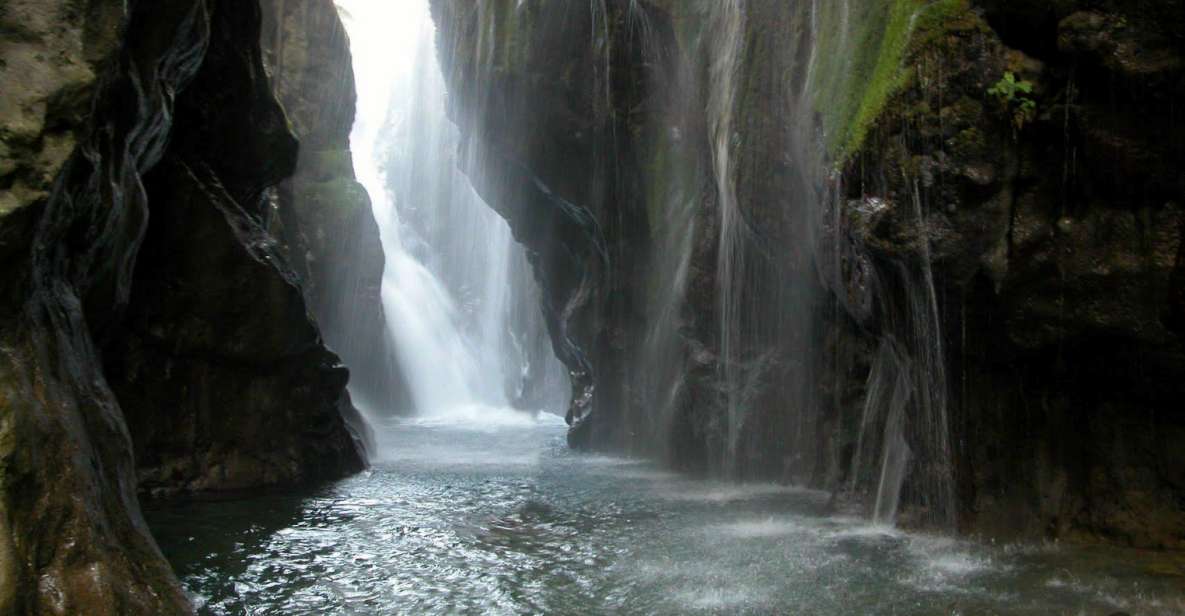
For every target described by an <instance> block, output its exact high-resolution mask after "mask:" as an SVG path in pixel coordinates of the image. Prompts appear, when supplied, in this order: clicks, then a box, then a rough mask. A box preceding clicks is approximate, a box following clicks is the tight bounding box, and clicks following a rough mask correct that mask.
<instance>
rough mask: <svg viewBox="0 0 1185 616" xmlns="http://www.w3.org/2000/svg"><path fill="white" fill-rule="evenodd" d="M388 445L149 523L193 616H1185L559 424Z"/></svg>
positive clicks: (1052, 554)
mask: <svg viewBox="0 0 1185 616" xmlns="http://www.w3.org/2000/svg"><path fill="white" fill-rule="evenodd" d="M381 433H382V435H383V439H382V441H381V442H382V450H383V451H385V452H388V453H387V454H386V455H385V456H383V457H382V458H381V459H380V460H379V461H377V462H376V463H375V464H374V465H373V467H372V468H371V469H370V470H368V471H366V472H365V473H363V474H360V475H357V476H355V477H352V478H349V479H346V480H343V481H339V482H336V483H333V484H329V485H325V486H322V487H320V488H317V489H315V490H312V491H311V492H308V493H306V494H304V495H302V496H293V495H259V496H257V497H254V498H250V499H247V500H234V501H223V502H197V503H194V502H191V503H186V504H183V505H176V506H173V507H172V508H168V509H155V510H150V511H148V512H147V513H148V517H149V520H150V523H151V525H152V526H153V530H154V532H155V534H156V537H157V539H158V541H159V542H160V545H161V548H162V549H163V550H164V552H165V554H166V556H167V557H168V558H169V559H170V561H171V562H172V563H173V565H174V567H175V568H176V570H177V572H178V574H179V575H180V577H181V579H182V581H183V583H184V584H185V586H186V589H187V591H188V592H189V593H190V594H191V596H192V597H193V599H194V601H195V602H196V604H197V605H198V606H199V612H200V613H201V614H235V615H238V614H260V615H262V614H276V615H280V614H283V615H302V614H308V615H313V614H318V615H320V614H356V615H369V614H429V613H432V614H605V613H611V614H819V615H824V614H910V615H913V614H1074V615H1077V614H1083V615H1094V614H1098V615H1101V616H1103V615H1110V614H1113V613H1116V612H1126V613H1129V614H1132V615H1133V616H1135V615H1139V614H1166V615H1167V614H1182V613H1185V591H1183V590H1182V589H1183V588H1185V584H1182V581H1183V580H1185V555H1175V556H1174V555H1164V554H1151V553H1146V552H1137V551H1126V550H1119V549H1114V548H1079V547H1070V546H1054V545H1024V546H1020V545H1010V546H993V545H982V544H977V543H973V542H969V541H963V540H956V539H951V538H947V537H941V536H931V535H926V534H914V533H907V532H902V531H899V530H895V529H891V528H887V527H881V526H875V525H870V524H869V523H868V522H867V521H865V520H862V519H858V518H853V517H844V516H836V515H832V514H830V513H829V510H828V495H827V494H826V493H821V492H815V491H809V490H802V489H795V488H790V487H785V486H779V485H772V484H757V485H738V484H727V483H718V482H713V481H706V480H696V479H690V478H686V477H682V476H679V475H676V474H672V473H668V472H665V471H662V470H660V469H659V468H658V467H657V466H655V465H653V464H652V463H649V462H645V461H639V460H630V459H623V458H615V457H606V456H597V455H588V454H580V453H576V452H573V451H571V450H569V449H568V448H567V447H566V445H565V443H564V426H563V422H562V420H560V419H559V418H557V417H555V416H552V415H543V416H541V418H540V419H539V420H531V419H529V418H527V417H525V416H523V415H519V414H516V413H512V412H509V411H496V410H489V411H488V412H486V413H485V414H484V415H482V416H480V417H478V416H474V415H472V414H471V415H462V416H454V417H451V418H450V417H444V418H441V417H437V418H435V419H432V420H418V421H417V420H403V421H401V422H398V423H393V424H390V425H388V426H386V427H385V429H383V430H382V431H381Z"/></svg>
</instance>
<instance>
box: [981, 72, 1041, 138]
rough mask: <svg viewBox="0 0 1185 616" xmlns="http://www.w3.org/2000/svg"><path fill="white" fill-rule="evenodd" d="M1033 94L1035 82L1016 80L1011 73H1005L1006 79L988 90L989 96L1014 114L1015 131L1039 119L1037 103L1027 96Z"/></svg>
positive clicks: (1013, 124)
mask: <svg viewBox="0 0 1185 616" xmlns="http://www.w3.org/2000/svg"><path fill="white" fill-rule="evenodd" d="M1032 93H1033V82H1031V81H1029V80H1027V79H1020V80H1018V79H1017V78H1016V75H1014V74H1013V73H1012V72H1011V71H1008V72H1006V73H1004V77H1002V78H1001V79H1000V81H997V82H996V85H994V86H992V87H990V88H988V94H990V95H992V96H994V97H996V99H997V100H999V101H1000V102H1001V103H1002V104H1003V105H1004V108H1005V109H1008V110H1010V111H1011V112H1012V126H1013V128H1014V129H1015V130H1020V129H1022V128H1024V125H1025V124H1028V123H1029V122H1032V121H1033V119H1034V118H1036V117H1037V101H1035V100H1033V99H1032V98H1031V97H1029V96H1027V95H1029V94H1032Z"/></svg>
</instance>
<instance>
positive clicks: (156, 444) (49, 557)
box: [0, 0, 361, 614]
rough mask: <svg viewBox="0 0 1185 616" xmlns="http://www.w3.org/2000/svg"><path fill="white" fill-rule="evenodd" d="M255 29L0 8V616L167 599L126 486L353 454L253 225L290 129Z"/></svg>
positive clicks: (171, 593)
mask: <svg viewBox="0 0 1185 616" xmlns="http://www.w3.org/2000/svg"><path fill="white" fill-rule="evenodd" d="M259 22H260V14H259V9H258V6H257V5H256V3H255V2H237V1H236V2H230V1H206V0H170V1H167V2H152V3H149V2H131V3H126V2H105V1H97V2H90V3H86V4H85V6H82V5H79V4H78V3H75V2H53V1H51V2H45V1H42V0H38V1H37V2H25V1H23V0H17V1H13V2H6V3H4V4H3V6H0V72H2V73H3V74H4V75H3V78H4V83H5V87H4V88H3V91H0V110H2V111H3V113H2V114H0V121H2V122H3V123H4V126H3V129H2V130H0V141H2V142H3V147H2V150H0V182H2V187H3V188H4V191H3V193H2V194H3V200H2V203H3V206H2V207H0V242H2V248H0V281H2V282H0V284H2V285H3V287H4V293H3V295H2V296H0V297H2V299H0V306H2V308H0V613H38V614H41V613H45V614H78V613H86V614H174V613H187V612H189V611H190V607H189V605H188V601H187V599H186V598H185V597H184V595H183V594H182V592H181V590H180V588H179V586H178V585H177V583H176V580H175V578H174V577H173V574H172V572H171V571H170V569H169V567H168V564H167V563H166V562H165V560H164V559H163V558H162V557H161V555H160V553H159V551H158V550H157V548H156V546H155V543H154V542H153V541H152V539H151V537H150V535H149V533H148V530H147V528H146V527H145V524H144V522H143V519H142V517H141V514H140V510H139V504H138V500H137V491H138V488H141V487H143V488H145V489H149V490H152V491H161V492H164V493H171V492H175V491H178V490H223V489H230V488H243V487H255V486H259V485H263V484H292V483H296V482H303V481H307V480H310V479H314V478H318V477H328V476H340V475H341V474H344V473H347V472H349V471H351V470H355V469H358V468H359V467H360V466H361V461H360V457H359V452H358V450H357V449H356V445H355V441H354V439H353V438H352V437H351V435H350V434H349V432H348V431H347V429H346V427H345V425H344V423H343V422H342V419H341V416H342V413H343V412H352V407H351V406H350V403H349V400H348V397H347V396H346V393H345V389H344V387H345V382H346V379H347V375H346V372H345V370H344V369H343V368H341V367H340V366H339V365H338V361H337V358H336V357H335V356H334V355H333V354H332V353H330V352H328V351H327V350H325V349H324V347H323V346H322V344H321V342H320V336H319V334H318V331H317V327H316V326H315V325H314V324H313V323H312V322H311V320H310V318H309V317H308V315H307V311H306V309H305V306H304V301H303V297H302V294H301V291H300V289H299V287H298V286H297V284H296V280H297V279H296V277H295V275H293V274H292V273H291V272H289V271H288V270H287V266H286V265H284V263H283V259H282V258H281V257H280V253H279V251H278V250H277V249H276V247H275V243H276V242H275V240H274V239H272V238H271V237H270V236H269V235H268V234H267V233H266V232H265V231H264V229H263V226H262V223H263V221H264V220H265V216H264V214H265V209H266V204H267V200H266V199H265V196H266V194H267V192H268V189H269V187H271V186H273V185H274V184H276V183H277V182H279V181H280V180H282V179H283V178H284V177H285V176H286V175H288V174H289V173H291V171H292V168H293V165H294V164H295V159H296V151H297V143H296V140H295V139H294V137H293V136H292V135H291V133H290V132H289V130H288V128H287V120H286V118H285V115H284V112H283V110H282V108H281V107H280V106H279V104H278V103H277V102H276V100H275V98H274V96H273V95H272V93H271V85H270V83H269V81H268V79H267V76H266V75H265V73H264V67H263V63H262V61H261V53H260V49H259ZM10 85H11V86H12V87H10ZM140 478H143V479H144V480H145V483H144V484H143V485H141V483H140Z"/></svg>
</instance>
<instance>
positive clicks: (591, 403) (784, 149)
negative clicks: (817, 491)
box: [433, 0, 1185, 547]
mask: <svg viewBox="0 0 1185 616" xmlns="http://www.w3.org/2000/svg"><path fill="white" fill-rule="evenodd" d="M820 4H821V5H822V6H819V5H820ZM812 5H814V6H816V12H812V8H811V6H812ZM1138 5H1139V6H1135V5H1134V4H1133V5H1129V4H1127V3H1107V2H1067V3H1057V5H1056V6H1055V7H1048V8H1040V9H1020V8H1016V7H1012V6H1011V5H1010V3H994V2H986V1H985V2H978V3H977V2H964V1H961V0H947V1H943V2H938V3H921V2H913V1H912V0H901V1H897V0H884V1H877V2H866V3H849V2H836V3H731V2H722V3H698V2H687V3H675V2H664V1H659V0H654V1H651V2H625V1H622V2H614V1H608V0H607V1H604V2H593V3H591V4H590V5H589V6H581V7H580V8H578V9H577V8H574V7H572V6H563V7H559V6H556V5H554V4H549V3H545V2H532V1H530V0H528V1H527V2H509V1H507V2H486V3H480V4H479V5H476V6H474V5H471V4H470V3H465V2H456V1H450V0H436V1H435V2H434V3H433V7H434V16H435V18H436V20H437V24H438V26H439V28H440V32H441V35H442V36H441V41H440V49H439V52H440V54H441V57H442V58H443V61H444V64H445V66H446V72H448V73H449V79H450V83H451V86H452V92H451V94H452V105H453V109H452V113H453V116H454V118H455V119H456V120H457V122H458V125H459V126H461V128H462V130H463V131H464V132H465V133H466V135H467V137H468V139H469V144H468V147H470V148H472V150H473V151H475V152H477V153H478V155H476V156H471V157H469V158H470V159H471V160H475V161H480V162H481V164H480V165H474V167H473V168H471V169H469V170H468V172H469V174H470V177H471V179H472V180H473V183H474V185H475V186H476V187H477V189H478V190H479V192H481V193H482V195H483V197H485V198H486V200H487V201H488V202H489V203H490V204H491V206H492V207H494V208H495V209H496V210H498V211H499V212H500V213H502V214H503V216H505V217H506V218H507V219H508V220H509V221H510V223H511V226H512V228H513V229H514V231H515V234H516V237H517V238H518V239H519V240H520V241H521V242H523V243H524V244H525V245H526V246H527V247H528V248H529V249H530V250H531V251H532V258H533V263H534V264H535V266H536V271H537V274H538V275H539V277H540V279H541V281H542V282H543V288H544V292H545V296H546V297H545V309H546V311H547V313H548V315H549V319H550V323H551V330H552V333H553V339H554V342H555V345H556V349H557V354H558V355H559V357H560V358H561V360H563V361H564V362H565V363H566V364H567V365H568V366H569V368H570V369H572V370H573V371H574V373H575V375H576V377H577V378H575V379H574V383H575V385H576V391H575V394H576V395H575V396H574V398H573V400H574V402H573V406H572V409H571V412H570V414H569V420H570V423H571V424H572V430H571V433H570V440H571V441H572V442H573V444H576V445H579V446H589V447H596V448H609V449H618V450H622V449H624V450H630V451H636V452H643V453H649V454H653V455H659V456H663V457H665V458H666V459H667V460H668V461H670V462H671V463H672V464H674V465H676V466H679V467H683V468H689V469H698V470H702V471H706V472H715V473H723V474H729V475H732V476H739V477H767V478H774V479H779V480H785V481H791V482H795V483H803V484H808V485H814V486H820V487H825V488H828V489H832V490H834V491H835V492H836V494H837V496H838V497H839V498H837V504H839V505H841V506H843V505H844V504H845V503H849V504H851V505H852V506H856V507H863V508H866V511H868V513H870V514H873V513H877V514H878V515H880V514H882V509H884V510H887V511H888V512H889V513H888V515H892V512H893V511H895V510H896V509H897V506H896V505H897V499H898V498H899V499H900V502H901V504H902V507H901V509H902V510H903V516H904V519H905V520H906V521H908V522H909V523H919V524H929V525H939V526H953V525H957V526H958V527H959V528H960V529H962V530H964V531H966V532H977V531H983V532H986V533H989V534H992V535H997V536H1003V535H1021V536H1026V537H1066V538H1078V539H1090V540H1100V539H1101V540H1105V541H1115V542H1119V543H1127V544H1133V545H1141V546H1163V547H1180V546H1181V545H1182V541H1183V540H1185V533H1183V532H1182V528H1181V526H1180V525H1181V523H1182V521H1181V519H1180V516H1179V515H1176V514H1174V513H1173V512H1174V511H1176V510H1178V509H1179V507H1180V504H1181V502H1182V501H1181V499H1182V497H1183V496H1182V495H1183V491H1182V488H1183V486H1182V484H1181V481H1180V478H1181V472H1182V466H1181V462H1180V461H1179V460H1176V459H1174V457H1173V456H1171V455H1170V452H1172V451H1174V450H1175V449H1176V448H1178V447H1179V446H1180V443H1181V441H1180V439H1181V434H1182V432H1181V430H1182V426H1183V419H1185V418H1183V417H1182V414H1181V412H1180V410H1179V409H1180V407H1181V405H1180V404H1179V401H1180V400H1181V394H1182V392H1181V391H1180V387H1179V385H1178V384H1179V383H1180V382H1182V379H1181V376H1182V375H1183V374H1185V363H1183V362H1182V361H1181V360H1182V347H1181V338H1180V333H1179V332H1180V327H1181V325H1180V323H1181V321H1182V312H1181V299H1180V298H1181V292H1182V291H1181V280H1182V279H1183V278H1185V275H1183V273H1182V263H1181V254H1182V241H1181V229H1182V224H1183V222H1185V216H1183V214H1182V211H1181V209H1180V208H1181V206H1180V204H1181V202H1182V197H1183V196H1185V195H1183V194H1182V193H1183V187H1182V186H1181V183H1180V177H1179V176H1180V174H1179V173H1177V172H1176V171H1174V169H1178V168H1179V167H1180V165H1181V162H1182V150H1181V146H1180V143H1181V140H1180V139H1179V138H1167V139H1162V138H1158V137H1157V135H1166V134H1168V135H1175V132H1174V131H1177V132H1179V130H1180V127H1181V122H1180V118H1179V117H1178V116H1179V112H1178V111H1177V110H1176V107H1175V106H1174V105H1173V101H1174V100H1176V99H1177V97H1178V95H1179V94H1180V91H1179V90H1180V87H1181V84H1182V83H1183V82H1182V80H1181V59H1180V55H1179V53H1180V52H1179V49H1180V40H1179V32H1180V27H1179V26H1180V23H1179V21H1180V18H1179V17H1178V16H1179V15H1180V14H1181V13H1180V12H1179V11H1178V10H1177V9H1179V8H1180V6H1179V3H1176V2H1173V1H1171V0H1166V1H1163V2H1145V3H1138ZM1174 328H1175V329H1174ZM898 464H899V465H900V467H899V469H898V468H897V467H896V465H898ZM900 469H905V470H907V471H908V472H906V473H904V475H905V476H906V479H905V480H904V482H903V483H902V484H901V486H900V490H899V491H893V490H889V491H886V490H885V489H884V487H883V485H884V481H883V479H882V475H886V474H887V476H893V475H894V474H895V473H896V471H897V470H900Z"/></svg>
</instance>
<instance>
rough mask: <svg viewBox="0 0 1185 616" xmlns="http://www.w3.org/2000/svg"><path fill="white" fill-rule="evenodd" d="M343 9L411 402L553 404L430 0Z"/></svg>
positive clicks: (536, 320) (558, 386) (472, 407)
mask: <svg viewBox="0 0 1185 616" xmlns="http://www.w3.org/2000/svg"><path fill="white" fill-rule="evenodd" d="M338 6H339V7H341V9H342V12H343V14H344V17H345V23H346V26H347V29H348V31H349V34H350V38H351V47H352V49H353V50H354V63H355V73H356V75H357V88H358V94H359V96H358V113H357V120H356V123H355V127H354V132H353V134H352V137H351V146H352V150H353V154H354V162H355V167H356V171H357V175H358V178H359V181H360V182H361V183H362V184H363V185H364V186H365V187H366V189H367V191H368V192H369V194H370V196H371V200H372V203H373V208H374V212H375V218H376V220H377V221H378V224H379V228H380V233H381V236H382V243H383V248H384V252H385V254H386V270H385V273H384V279H383V307H384V309H385V311H386V317H387V320H388V324H389V330H390V331H391V334H392V336H393V337H394V339H395V340H394V344H393V345H392V346H393V347H394V348H395V350H396V353H397V354H398V356H399V364H400V365H401V366H402V367H403V370H404V372H405V376H406V380H407V382H408V386H409V388H410V390H411V391H410V393H411V399H412V403H413V405H414V407H415V408H414V411H415V412H416V413H417V414H418V415H420V416H426V417H433V418H446V417H447V418H452V419H457V420H461V421H475V422H482V421H483V420H485V419H489V417H490V416H491V415H493V414H498V413H500V412H501V411H502V410H503V409H508V408H510V407H512V406H529V407H530V408H529V409H528V410H531V411H538V410H542V409H543V408H546V409H547V410H550V411H553V412H558V411H560V410H561V409H562V407H563V405H564V398H563V396H564V391H565V387H566V384H565V383H564V382H563V381H564V378H563V372H562V370H561V369H560V367H559V364H558V362H557V361H556V360H555V357H554V355H553V354H552V353H551V352H550V349H546V348H542V347H541V345H540V344H539V343H538V341H539V340H540V339H542V338H543V335H542V334H541V331H542V328H543V325H542V319H541V317H539V316H538V315H537V314H535V313H537V312H538V311H539V308H538V305H539V303H538V290H537V289H536V288H535V287H534V281H533V279H532V278H531V277H530V276H525V275H523V272H526V271H528V269H527V268H528V265H527V263H526V258H525V256H524V253H523V250H522V248H521V247H519V246H518V245H517V244H515V243H514V241H513V238H512V237H511V234H510V230H509V228H508V227H507V225H506V223H505V221H503V220H502V219H501V218H499V217H498V216H497V214H496V213H494V212H493V211H492V210H490V209H489V208H488V207H487V206H486V205H485V204H484V203H483V202H482V201H481V200H480V198H479V197H478V196H477V195H476V193H475V192H474V191H473V189H472V187H471V186H470V185H469V182H468V180H467V179H466V178H465V177H464V176H463V175H462V174H461V173H460V172H459V171H458V168H457V164H456V156H458V144H459V143H460V138H459V136H458V133H457V129H456V127H455V126H453V125H452V123H451V122H450V121H449V119H448V118H447V117H446V115H445V112H446V109H447V100H446V99H447V93H446V90H445V85H444V82H443V79H442V77H441V73H440V68H439V65H438V63H437V61H436V53H435V43H434V26H433V24H432V20H431V15H430V12H429V7H428V3H427V0H416V1H406V2H403V1H401V2H397V3H388V2H374V1H371V0H339V2H338ZM532 388H533V389H535V390H540V389H543V390H544V391H535V392H533V395H527V394H528V391H527V390H528V389H532ZM373 414H374V413H373V412H372V415H373ZM379 438H380V449H381V448H382V443H381V438H382V435H381V433H380V435H379Z"/></svg>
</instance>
